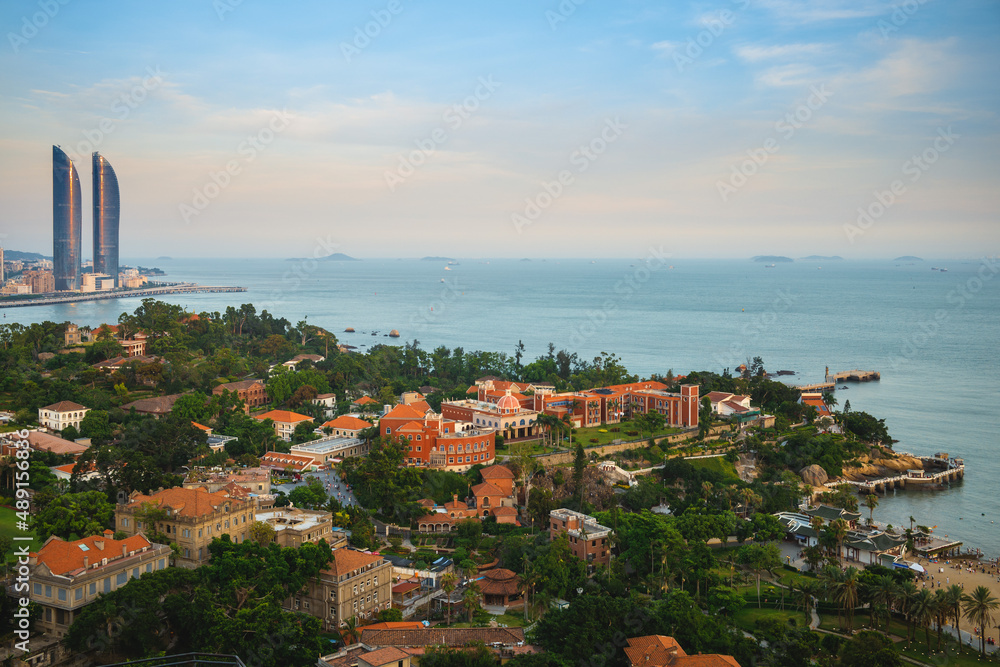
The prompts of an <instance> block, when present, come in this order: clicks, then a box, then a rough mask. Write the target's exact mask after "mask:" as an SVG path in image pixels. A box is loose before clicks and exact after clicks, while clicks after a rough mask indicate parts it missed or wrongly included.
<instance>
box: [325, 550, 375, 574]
mask: <svg viewBox="0 0 1000 667" xmlns="http://www.w3.org/2000/svg"><path fill="white" fill-rule="evenodd" d="M381 560H383V559H382V557H381V556H376V555H374V554H366V553H362V552H360V551H354V550H353V549H335V550H334V552H333V562H332V563H330V567H328V568H327V569H326V572H329V573H330V574H332V575H333V576H335V577H341V576H343V575H345V574H350V573H351V572H353V571H354V570H357V569H360V568H362V567H364V566H365V565H371V564H372V563H378V562H379V561H381Z"/></svg>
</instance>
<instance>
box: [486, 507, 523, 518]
mask: <svg viewBox="0 0 1000 667" xmlns="http://www.w3.org/2000/svg"><path fill="white" fill-rule="evenodd" d="M491 511H492V512H493V516H517V510H516V509H514V508H513V507H507V506H502V507H496V508H494V509H493V510H491Z"/></svg>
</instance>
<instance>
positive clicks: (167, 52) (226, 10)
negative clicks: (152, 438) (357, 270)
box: [0, 0, 1000, 259]
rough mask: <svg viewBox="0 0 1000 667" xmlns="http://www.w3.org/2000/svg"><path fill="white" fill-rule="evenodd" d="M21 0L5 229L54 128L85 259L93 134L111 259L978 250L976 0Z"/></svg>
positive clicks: (12, 66)
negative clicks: (671, 0) (482, 1)
mask: <svg viewBox="0 0 1000 667" xmlns="http://www.w3.org/2000/svg"><path fill="white" fill-rule="evenodd" d="M43 4H45V3H39V2H37V0H34V1H20V0H19V1H14V2H7V3H4V5H3V6H2V7H0V23H2V24H3V26H5V28H6V29H5V30H4V31H3V33H4V35H5V37H6V38H5V40H4V44H3V45H2V47H0V83H2V85H3V88H4V90H5V95H4V96H3V98H2V99H0V118H3V120H4V121H5V122H4V123H3V124H2V126H0V149H2V150H0V202H2V203H3V205H2V206H0V245H4V246H6V247H8V248H13V249H29V248H31V249H34V251H36V252H38V251H39V250H38V249H42V250H41V252H43V254H51V247H52V246H51V244H52V184H51V146H52V145H60V146H61V147H63V149H64V150H66V151H67V153H69V154H70V155H71V157H73V158H74V159H75V161H76V163H77V169H78V172H79V176H80V179H81V185H82V189H83V207H84V211H85V214H84V234H83V237H84V238H83V246H84V254H83V256H84V258H85V259H86V258H88V257H89V256H90V253H91V250H90V246H91V241H90V228H91V227H90V225H91V216H90V199H91V192H90V180H91V174H90V164H89V163H90V156H89V155H88V153H90V152H91V151H95V150H96V151H99V152H100V153H101V154H102V155H104V156H105V157H106V158H107V159H108V161H109V162H110V164H111V165H112V166H113V168H114V169H115V171H116V173H117V176H118V179H119V183H120V186H121V254H122V256H123V257H126V256H157V255H172V256H174V255H175V256H188V257H193V256H198V255H201V254H204V255H205V256H206V257H208V256H215V257H218V256H227V257H253V256H262V255H265V256H271V257H275V258H288V257H314V256H316V255H317V254H323V255H325V254H329V253H331V252H343V253H345V254H348V255H351V256H355V257H369V258H374V257H376V256H389V257H392V256H400V255H407V256H416V257H420V256H425V255H448V256H461V255H469V254H475V255H480V254H481V255H482V256H484V257H485V256H494V257H498V258H499V257H509V258H521V257H538V258H541V257H543V256H548V257H557V256H560V255H563V256H566V257H570V256H573V257H581V258H589V257H592V256H596V255H603V256H615V257H640V256H643V255H644V254H645V253H646V252H647V248H649V247H656V248H660V247H662V248H663V250H664V252H665V253H669V254H670V255H671V256H672V257H677V258H680V257H691V258H694V257H709V256H714V257H718V258H734V259H735V258H741V257H750V256H753V255H762V254H773V255H785V256H789V257H801V256H804V255H811V254H818V255H840V256H843V257H845V258H852V259H878V258H894V257H897V256H901V255H916V256H921V257H930V256H933V257H936V258H961V257H969V258H974V257H977V256H979V255H980V254H995V253H996V252H997V249H998V246H1000V225H998V224H997V222H998V220H997V217H998V211H1000V188H997V187H996V186H995V181H996V176H997V173H998V166H1000V165H998V159H1000V158H998V156H1000V123H998V118H997V109H998V107H1000V95H998V93H1000V80H998V79H997V77H996V76H995V73H994V72H993V69H994V67H995V63H996V62H997V61H1000V42H997V40H996V38H995V36H996V34H997V32H998V29H1000V4H997V3H995V2H989V1H988V0H970V1H968V2H961V3H944V2H916V1H914V2H912V3H902V4H891V3H888V2H882V1H872V0H854V1H850V0H816V1H815V2H810V3H798V2H793V1H791V0H757V1H755V2H750V1H749V0H719V1H718V2H715V3H708V4H706V3H702V2H698V3H683V4H680V5H674V4H671V5H669V6H664V4H663V3H656V2H641V1H637V2H629V3H622V4H619V3H614V4H609V3H592V2H584V1H583V0H564V1H563V2H558V1H556V0H552V1H551V2H545V3H542V4H541V5H539V4H537V3H533V2H527V1H526V0H512V1H511V2H508V3H504V4H502V5H488V6H466V7H461V8H460V9H457V10H456V8H455V7H453V6H452V5H446V4H445V3H441V2H426V3H422V4H420V5H414V6H411V5H410V4H409V3H408V2H404V1H403V0H376V1H374V2H371V3H365V4H363V5H359V6H349V7H332V6H330V5H328V4H327V3H321V2H315V1H312V2H304V3H302V4H297V5H295V6H294V7H278V6H273V5H266V4H260V3H249V2H242V1H240V0H216V1H215V2H178V3H170V4H165V5H155V6H145V5H133V4H131V3H127V2H122V1H120V0H113V1H109V2H106V3H101V4H100V5H99V6H96V7H95V6H92V5H87V4H85V3H72V2H71V3H66V4H62V3H60V2H53V3H52V4H51V7H50V8H49V9H48V10H45V7H49V5H45V7H43V6H42V5H43ZM40 8H41V9H40ZM43 10H44V11H43ZM46 11H48V14H46V13H45V12H46ZM319 250H321V251H322V252H318V251H319Z"/></svg>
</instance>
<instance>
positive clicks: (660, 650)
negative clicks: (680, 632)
mask: <svg viewBox="0 0 1000 667" xmlns="http://www.w3.org/2000/svg"><path fill="white" fill-rule="evenodd" d="M627 641H628V646H626V647H625V656H626V657H627V658H628V659H629V662H630V663H631V664H632V667H740V663H738V662H736V659H735V658H733V657H732V656H729V655H718V654H703V655H688V654H687V653H685V652H684V649H683V648H681V645H680V644H678V643H677V640H676V639H674V638H673V637H666V636H664V635H647V636H645V637H632V638H630V639H628V640H627Z"/></svg>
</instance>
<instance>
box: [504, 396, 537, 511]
mask: <svg viewBox="0 0 1000 667" xmlns="http://www.w3.org/2000/svg"><path fill="white" fill-rule="evenodd" d="M539 416H541V415H539ZM510 460H511V461H512V462H513V463H514V464H515V465H516V467H517V469H518V471H519V472H520V473H521V475H520V476H521V487H522V488H523V489H524V506H525V507H528V504H529V503H530V498H531V477H532V476H533V475H534V474H535V469H536V467H537V466H538V461H536V460H535V457H533V456H532V455H531V445H529V444H528V443H527V442H520V443H517V444H511V456H510Z"/></svg>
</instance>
